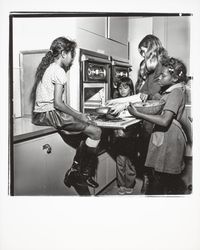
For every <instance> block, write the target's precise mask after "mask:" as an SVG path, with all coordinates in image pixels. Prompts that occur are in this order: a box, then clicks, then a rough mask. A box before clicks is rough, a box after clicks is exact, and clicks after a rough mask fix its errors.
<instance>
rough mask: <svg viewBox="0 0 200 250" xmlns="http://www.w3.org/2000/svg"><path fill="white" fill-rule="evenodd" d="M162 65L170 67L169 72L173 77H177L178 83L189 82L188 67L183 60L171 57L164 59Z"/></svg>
mask: <svg viewBox="0 0 200 250" xmlns="http://www.w3.org/2000/svg"><path fill="white" fill-rule="evenodd" d="M162 65H163V66H164V67H167V68H168V69H169V72H170V74H171V75H172V76H173V77H175V78H177V83H178V82H185V83H187V81H188V77H187V69H186V66H185V64H184V63H183V62H182V61H181V60H179V59H176V58H173V57H170V58H168V60H165V61H163V63H162Z"/></svg>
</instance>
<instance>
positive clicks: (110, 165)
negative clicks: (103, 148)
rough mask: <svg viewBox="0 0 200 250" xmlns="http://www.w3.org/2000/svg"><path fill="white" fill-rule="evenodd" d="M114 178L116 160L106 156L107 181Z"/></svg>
mask: <svg viewBox="0 0 200 250" xmlns="http://www.w3.org/2000/svg"><path fill="white" fill-rule="evenodd" d="M115 178H116V162H115V160H114V159H113V158H112V157H110V156H108V158H107V183H110V182H112V181H113V180H114V179H115Z"/></svg>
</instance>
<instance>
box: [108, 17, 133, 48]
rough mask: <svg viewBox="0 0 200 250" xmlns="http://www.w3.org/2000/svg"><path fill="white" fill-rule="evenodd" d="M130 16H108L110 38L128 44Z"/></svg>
mask: <svg viewBox="0 0 200 250" xmlns="http://www.w3.org/2000/svg"><path fill="white" fill-rule="evenodd" d="M128 27H129V22H128V17H108V38H109V39H111V40H114V41H116V42H119V43H122V44H125V45H127V44H128Z"/></svg>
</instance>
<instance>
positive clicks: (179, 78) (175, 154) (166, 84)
mask: <svg viewBox="0 0 200 250" xmlns="http://www.w3.org/2000/svg"><path fill="white" fill-rule="evenodd" d="M186 82H187V76H186V67H185V65H184V64H183V63H182V62H181V61H180V60H178V59H175V58H169V59H168V60H166V61H165V62H164V63H163V69H162V73H161V75H160V76H159V81H158V83H159V85H160V87H161V91H162V92H161V94H162V98H161V99H162V100H164V101H165V106H164V108H163V111H162V113H161V114H160V115H148V114H143V113H141V112H139V111H137V109H136V108H135V107H134V104H131V103H130V105H129V106H128V111H129V112H130V114H132V115H134V116H135V117H137V118H139V119H143V120H146V121H149V122H152V123H153V124H154V128H153V132H152V134H151V138H150V143H149V147H148V153H147V158H146V162H145V166H146V167H148V168H152V169H153V171H154V174H153V179H152V180H151V183H150V187H151V189H150V190H149V192H148V194H178V193H179V192H180V191H179V190H178V184H179V183H180V180H181V179H180V174H181V172H182V171H183V169H184V160H183V156H184V151H185V147H186V136H185V133H184V131H183V129H182V127H181V124H180V120H181V117H182V114H183V111H184V108H185V84H186Z"/></svg>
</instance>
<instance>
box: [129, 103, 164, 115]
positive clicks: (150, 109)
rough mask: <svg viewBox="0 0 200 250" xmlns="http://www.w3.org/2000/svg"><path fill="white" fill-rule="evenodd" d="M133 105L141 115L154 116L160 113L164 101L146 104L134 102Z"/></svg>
mask: <svg viewBox="0 0 200 250" xmlns="http://www.w3.org/2000/svg"><path fill="white" fill-rule="evenodd" d="M133 105H134V107H135V108H136V109H137V110H138V111H139V112H141V113H144V114H151V115H156V114H158V113H159V112H161V111H162V109H163V107H164V105H165V102H164V100H149V101H146V102H136V103H133Z"/></svg>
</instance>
